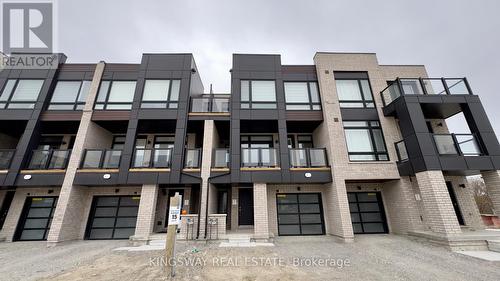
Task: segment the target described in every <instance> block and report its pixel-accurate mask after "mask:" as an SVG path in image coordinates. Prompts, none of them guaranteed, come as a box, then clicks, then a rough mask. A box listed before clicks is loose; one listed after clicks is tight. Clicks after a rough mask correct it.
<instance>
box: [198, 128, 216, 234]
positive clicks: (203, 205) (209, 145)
mask: <svg viewBox="0 0 500 281" xmlns="http://www.w3.org/2000/svg"><path fill="white" fill-rule="evenodd" d="M214 130H215V124H214V120H205V127H204V130H203V151H202V157H201V186H200V193H201V200H200V214H199V223H200V227H199V228H200V229H199V232H198V238H199V239H205V230H206V222H207V213H208V192H209V191H208V189H209V183H208V179H209V177H210V168H211V166H212V150H213V145H214V138H215V133H214Z"/></svg>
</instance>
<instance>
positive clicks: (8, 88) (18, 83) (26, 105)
mask: <svg viewBox="0 0 500 281" xmlns="http://www.w3.org/2000/svg"><path fill="white" fill-rule="evenodd" d="M42 86H43V80H41V79H9V80H7V83H5V86H4V88H3V91H2V94H1V95H0V109H4V108H11V109H31V108H35V103H36V101H37V100H38V95H39V94H40V90H41V89H42Z"/></svg>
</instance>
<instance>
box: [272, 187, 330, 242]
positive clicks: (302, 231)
mask: <svg viewBox="0 0 500 281" xmlns="http://www.w3.org/2000/svg"><path fill="white" fill-rule="evenodd" d="M276 204H277V209H278V234H279V235H321V234H325V227H324V222H323V207H322V205H321V194H319V193H287V194H277V195H276Z"/></svg>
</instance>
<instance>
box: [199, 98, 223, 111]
mask: <svg viewBox="0 0 500 281" xmlns="http://www.w3.org/2000/svg"><path fill="white" fill-rule="evenodd" d="M190 112H195V113H210V112H212V113H224V112H229V97H192V98H191V110H190Z"/></svg>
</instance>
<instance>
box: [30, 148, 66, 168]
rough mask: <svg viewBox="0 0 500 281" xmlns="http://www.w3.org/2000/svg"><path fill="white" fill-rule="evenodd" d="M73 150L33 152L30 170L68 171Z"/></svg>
mask: <svg viewBox="0 0 500 281" xmlns="http://www.w3.org/2000/svg"><path fill="white" fill-rule="evenodd" d="M70 155H71V149H49V150H33V152H32V153H31V158H30V161H29V164H28V169H29V170H51V169H66V167H67V166H68V161H69V157H70Z"/></svg>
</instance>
